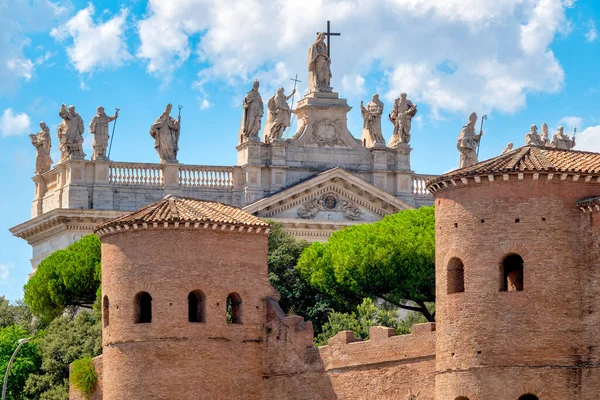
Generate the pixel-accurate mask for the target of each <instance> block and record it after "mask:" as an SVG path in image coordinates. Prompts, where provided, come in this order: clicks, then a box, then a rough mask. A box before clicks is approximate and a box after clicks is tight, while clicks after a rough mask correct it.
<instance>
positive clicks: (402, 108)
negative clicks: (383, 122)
mask: <svg viewBox="0 0 600 400" xmlns="http://www.w3.org/2000/svg"><path fill="white" fill-rule="evenodd" d="M415 115H417V106H416V105H415V104H413V103H412V102H411V101H410V100H409V99H407V98H406V93H400V98H399V99H396V100H395V101H394V108H393V109H392V113H391V114H390V115H389V119H390V121H391V122H392V124H394V133H393V134H392V138H391V139H390V143H389V145H388V146H389V147H392V148H393V147H397V146H398V145H399V144H401V143H403V144H408V143H410V129H411V124H412V119H413V117H414V116H415Z"/></svg>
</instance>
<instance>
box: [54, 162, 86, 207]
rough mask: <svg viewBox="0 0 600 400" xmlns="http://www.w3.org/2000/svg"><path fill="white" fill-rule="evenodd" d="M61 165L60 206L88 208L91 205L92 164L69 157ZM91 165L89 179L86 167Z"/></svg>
mask: <svg viewBox="0 0 600 400" xmlns="http://www.w3.org/2000/svg"><path fill="white" fill-rule="evenodd" d="M61 166H62V167H63V176H62V182H63V183H64V185H63V189H62V199H61V200H62V201H61V203H62V204H61V207H62V208H74V209H89V208H91V205H92V186H93V183H92V182H90V181H91V180H93V165H92V163H91V161H86V160H83V159H76V158H71V159H69V160H65V161H63V162H62V163H61ZM87 167H91V169H90V172H91V174H90V175H92V176H90V177H89V178H90V179H89V180H88V179H87V178H88V176H87V173H88V168H87Z"/></svg>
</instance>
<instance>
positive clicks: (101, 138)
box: [90, 106, 119, 160]
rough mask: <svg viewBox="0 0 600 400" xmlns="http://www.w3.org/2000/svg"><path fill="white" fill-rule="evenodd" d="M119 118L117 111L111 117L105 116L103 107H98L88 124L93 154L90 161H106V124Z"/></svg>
mask: <svg viewBox="0 0 600 400" xmlns="http://www.w3.org/2000/svg"><path fill="white" fill-rule="evenodd" d="M118 117H119V111H118V110H117V111H116V112H115V115H113V116H112V117H111V116H109V115H106V113H105V112H104V107H102V106H99V107H98V108H96V115H94V118H92V122H90V133H91V134H92V135H94V141H93V143H92V147H93V148H94V153H93V154H92V160H108V158H107V156H106V150H107V149H108V138H109V136H108V123H109V122H111V121H114V120H115V119H117V118H118Z"/></svg>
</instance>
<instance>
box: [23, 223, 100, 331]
mask: <svg viewBox="0 0 600 400" xmlns="http://www.w3.org/2000/svg"><path fill="white" fill-rule="evenodd" d="M100 271H101V267H100V240H99V239H98V238H97V237H96V235H87V236H84V237H83V238H81V240H79V241H77V242H75V243H73V244H71V245H70V246H69V247H67V248H66V249H64V250H57V251H55V252H54V253H52V254H50V256H48V257H47V258H45V259H44V260H43V261H42V262H41V263H40V264H39V265H38V267H37V270H36V272H35V274H34V275H33V276H32V277H31V278H30V279H29V282H27V284H26V285H25V288H24V290H25V303H26V304H27V305H28V306H29V309H30V310H31V312H32V313H33V314H34V315H35V316H36V317H39V318H42V319H43V320H45V321H50V320H52V319H53V318H55V317H57V316H59V315H61V314H62V313H63V312H64V310H65V309H66V308H68V307H84V308H92V306H93V304H94V301H95V300H96V292H97V291H98V288H99V286H100Z"/></svg>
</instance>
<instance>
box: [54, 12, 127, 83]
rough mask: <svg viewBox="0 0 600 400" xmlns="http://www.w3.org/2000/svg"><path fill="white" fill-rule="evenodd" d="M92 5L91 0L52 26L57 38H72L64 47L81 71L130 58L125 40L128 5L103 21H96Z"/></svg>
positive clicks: (85, 71)
mask: <svg viewBox="0 0 600 400" xmlns="http://www.w3.org/2000/svg"><path fill="white" fill-rule="evenodd" d="M94 13H95V9H94V6H93V5H92V4H91V3H90V4H89V5H88V6H87V8H84V9H83V10H80V11H79V12H78V13H77V14H75V15H74V16H73V17H72V18H71V19H69V21H67V22H66V23H65V24H63V25H61V26H59V27H58V28H54V29H52V32H51V35H52V36H53V37H54V38H56V39H57V40H59V41H62V40H66V39H67V38H71V39H72V40H73V43H72V45H71V46H69V47H67V54H68V56H69V60H70V61H71V63H72V64H73V66H74V67H75V69H76V70H77V71H78V72H79V73H80V74H83V73H91V72H93V71H94V70H96V69H103V68H107V67H119V66H121V65H122V64H123V63H124V62H125V61H127V60H128V59H130V58H131V55H130V54H129V52H128V51H127V44H126V42H125V37H124V36H125V22H126V20H127V16H128V14H129V12H128V10H127V9H121V12H120V13H119V14H117V15H115V16H114V17H112V18H110V19H108V20H107V21H106V22H101V21H99V22H95V21H94V19H93V17H94Z"/></svg>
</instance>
